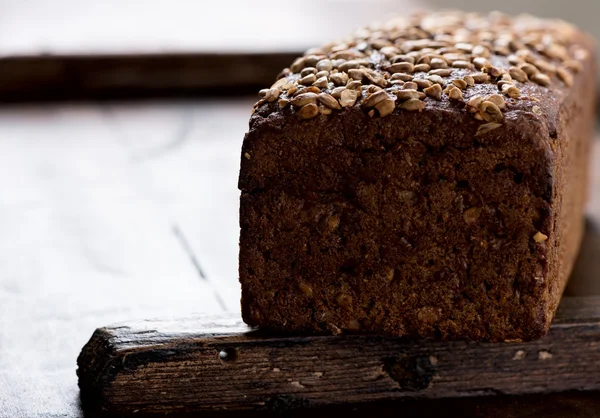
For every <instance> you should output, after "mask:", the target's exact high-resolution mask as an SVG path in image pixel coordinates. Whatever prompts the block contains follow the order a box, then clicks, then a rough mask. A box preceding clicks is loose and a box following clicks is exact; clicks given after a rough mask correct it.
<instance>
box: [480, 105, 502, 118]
mask: <svg viewBox="0 0 600 418" xmlns="http://www.w3.org/2000/svg"><path fill="white" fill-rule="evenodd" d="M479 110H480V112H481V116H482V117H483V119H484V120H485V121H486V122H502V119H503V118H504V115H502V111H501V110H500V109H499V108H498V106H496V104H495V103H492V102H489V101H484V102H483V103H481V105H480V106H479Z"/></svg>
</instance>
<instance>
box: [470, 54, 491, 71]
mask: <svg viewBox="0 0 600 418" xmlns="http://www.w3.org/2000/svg"><path fill="white" fill-rule="evenodd" d="M473 65H475V68H477V69H478V70H481V69H482V68H483V67H485V66H486V65H490V62H489V61H488V60H487V59H485V58H483V57H476V58H474V59H473Z"/></svg>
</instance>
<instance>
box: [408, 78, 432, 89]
mask: <svg viewBox="0 0 600 418" xmlns="http://www.w3.org/2000/svg"><path fill="white" fill-rule="evenodd" d="M413 81H414V82H415V84H416V85H417V86H418V88H420V89H426V88H427V87H431V86H432V85H433V83H432V82H431V81H429V80H421V79H415V80H413Z"/></svg>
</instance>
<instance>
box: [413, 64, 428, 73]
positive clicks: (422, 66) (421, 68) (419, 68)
mask: <svg viewBox="0 0 600 418" xmlns="http://www.w3.org/2000/svg"><path fill="white" fill-rule="evenodd" d="M429 70H431V66H430V65H429V64H417V65H415V68H414V72H415V73H420V72H424V73H426V72H428V71H429Z"/></svg>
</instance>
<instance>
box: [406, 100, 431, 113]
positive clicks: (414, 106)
mask: <svg viewBox="0 0 600 418" xmlns="http://www.w3.org/2000/svg"><path fill="white" fill-rule="evenodd" d="M400 108H402V109H404V110H409V111H411V112H412V111H419V112H421V111H422V110H423V109H425V102H423V101H421V100H419V99H409V100H407V101H405V102H403V103H401V104H400Z"/></svg>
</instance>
